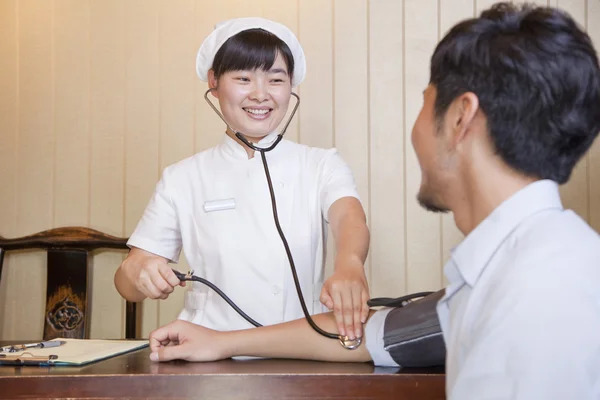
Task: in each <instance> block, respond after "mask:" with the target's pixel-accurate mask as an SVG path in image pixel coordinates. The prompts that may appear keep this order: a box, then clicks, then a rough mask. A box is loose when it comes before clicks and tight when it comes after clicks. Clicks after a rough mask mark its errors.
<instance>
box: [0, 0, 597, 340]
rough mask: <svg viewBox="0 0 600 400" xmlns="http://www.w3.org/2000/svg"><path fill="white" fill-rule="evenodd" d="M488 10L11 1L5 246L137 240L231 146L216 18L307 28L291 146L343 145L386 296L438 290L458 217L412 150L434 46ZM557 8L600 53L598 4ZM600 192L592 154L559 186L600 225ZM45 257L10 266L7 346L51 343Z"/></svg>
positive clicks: (373, 281) (2, 45)
mask: <svg viewBox="0 0 600 400" xmlns="http://www.w3.org/2000/svg"><path fill="white" fill-rule="evenodd" d="M491 3H492V2H491V1H488V0H404V1H400V0H371V1H368V0H337V1H331V0H285V1H283V0H261V1H259V0H254V1H246V0H228V1H225V0H219V1H201V0H196V1H195V0H127V1H123V0H0V182H1V183H2V186H1V191H0V235H2V236H5V237H14V236H17V235H25V234H30V233H33V232H36V231H39V230H43V229H47V228H52V227H59V226H64V225H84V226H89V227H92V228H96V229H100V230H103V231H106V232H108V233H110V234H113V235H123V236H126V235H129V234H130V233H131V232H132V230H133V229H134V227H135V225H136V222H137V221H138V218H139V217H140V215H141V213H142V211H143V209H144V207H145V205H146V203H147V201H148V199H149V197H150V195H151V193H152V191H153V189H154V185H155V183H156V181H157V179H158V177H159V173H160V171H161V169H162V168H164V167H165V166H167V165H168V164H170V163H173V162H175V161H177V160H179V159H182V158H184V157H186V156H189V155H191V154H192V153H194V152H197V151H200V150H202V149H205V148H207V147H209V146H212V145H214V144H216V143H217V142H218V140H219V138H220V136H221V134H222V132H223V127H222V123H220V121H219V120H218V118H217V117H216V116H215V115H214V114H213V112H212V110H211V109H210V108H209V107H208V106H207V105H206V104H205V102H204V99H203V97H202V95H203V93H204V90H205V87H206V86H205V84H203V83H202V82H200V81H199V80H197V79H196V77H195V75H194V60H195V52H196V49H197V47H198V46H199V44H200V43H201V40H202V38H204V37H205V36H206V35H207V34H208V33H209V32H210V31H211V29H212V26H213V24H214V23H216V22H217V21H220V20H222V19H225V18H231V17H238V16H249V15H259V16H264V17H268V18H271V19H275V20H277V21H280V22H283V23H285V24H286V25H288V26H289V27H290V28H291V29H293V30H294V31H295V32H296V33H297V34H298V36H299V38H300V41H301V42H302V44H303V46H304V48H305V51H306V53H307V57H308V76H307V78H306V81H305V82H304V83H303V84H302V85H301V86H300V89H299V94H300V96H301V97H302V105H301V107H300V111H299V117H298V118H297V119H296V120H295V121H294V122H293V123H292V125H291V128H290V130H289V131H288V133H287V137H288V138H291V139H293V140H298V141H300V142H302V143H306V144H310V145H315V146H322V147H330V146H336V147H338V148H339V149H340V151H341V153H342V155H343V156H344V157H345V158H346V159H347V160H348V162H349V163H350V165H351V167H352V168H353V170H354V173H355V174H356V179H357V182H358V185H359V188H360V193H361V195H362V197H363V199H364V204H365V206H366V208H367V212H368V218H369V225H370V228H371V232H372V249H371V253H370V256H369V262H368V270H369V272H368V274H369V275H368V276H369V280H370V285H371V289H372V295H373V296H380V295H388V296H394V295H401V294H403V293H405V292H410V291H417V290H422V289H432V290H435V289H438V288H440V287H441V286H442V285H443V277H442V265H443V262H444V261H445V259H446V258H447V256H448V252H449V249H450V248H451V247H452V246H453V245H455V244H456V243H457V241H459V240H460V234H459V233H458V232H457V231H456V228H455V227H454V225H453V221H452V217H451V216H449V215H448V216H440V215H435V214H431V213H426V212H424V211H423V210H421V209H420V208H419V207H418V205H417V203H416V202H415V200H414V196H415V193H416V191H417V189H418V186H419V180H420V172H419V167H418V164H417V161H416V158H415V155H414V153H413V150H412V148H411V146H410V139H409V136H410V131H411V127H412V123H413V121H414V119H415V118H416V115H417V113H418V111H419V108H420V105H421V91H422V90H423V88H424V87H425V85H426V83H427V80H428V67H429V56H430V55H431V53H432V50H433V48H434V46H435V44H436V42H437V41H438V40H439V38H440V37H441V35H442V34H443V33H444V32H445V31H446V30H447V29H448V28H449V27H450V26H451V25H452V24H454V23H455V22H456V21H458V20H459V19H462V18H465V17H470V16H473V15H474V14H475V13H477V12H478V11H479V10H481V9H482V8H485V7H487V6H488V5H489V4H491ZM549 3H550V4H552V5H556V4H558V5H559V6H562V7H564V8H566V9H567V10H568V11H570V12H571V13H572V14H573V15H574V16H575V17H576V18H577V19H578V20H579V22H580V23H581V24H583V25H584V26H589V30H590V32H591V34H592V35H593V38H594V40H595V42H596V43H597V45H598V46H600V27H599V26H600V25H599V24H598V23H597V22H598V21H600V1H599V0H558V1H556V0H549ZM544 4H545V2H544ZM593 21H596V24H593V23H592V22H593ZM599 178H600V143H596V145H595V147H594V150H593V151H592V152H591V154H590V155H589V156H588V157H586V158H585V160H584V161H583V162H582V163H581V164H580V165H579V166H578V168H577V170H576V172H575V174H574V176H573V179H572V182H571V183H570V184H568V185H567V186H566V187H564V189H563V193H564V196H565V202H566V205H567V206H568V207H572V208H574V209H575V210H576V211H577V212H578V213H579V214H580V215H582V216H583V217H584V218H585V219H587V220H588V221H590V222H591V223H592V225H593V226H594V227H595V228H596V229H600V184H599V183H598V182H600V180H599ZM122 257H123V254H115V253H110V252H106V253H102V254H98V255H96V256H95V257H94V259H93V263H94V287H93V297H92V309H93V315H94V317H93V320H92V336H93V337H120V336H121V335H123V333H124V325H123V320H124V312H123V305H124V304H123V301H122V300H121V299H120V298H119V297H118V294H117V293H116V291H115V289H114V287H113V274H114V271H115V269H116V268H117V266H118V265H119V262H120V261H121V259H122ZM44 260H45V259H44V255H43V254H42V253H35V254H18V255H12V256H9V257H7V259H6V263H5V270H4V273H3V277H2V278H3V279H2V287H1V289H0V317H1V318H0V324H1V325H0V339H12V338H20V337H21V338H22V337H31V338H33V337H38V336H40V335H41V332H42V314H43V306H44V305H43V301H44V295H45V293H44V292H45V280H44V279H45V269H44V268H45V264H44ZM180 268H181V269H182V270H186V269H187V266H186V265H181V266H180ZM182 294H183V291H182V290H179V291H178V292H177V293H176V294H175V295H173V296H172V298H171V299H170V300H168V301H163V302H160V303H159V302H156V301H146V302H145V303H144V310H143V332H142V334H143V335H147V334H148V332H149V331H150V330H152V329H153V328H154V327H156V326H158V325H159V324H164V323H166V322H168V321H170V320H172V319H173V318H175V316H176V315H177V312H178V311H179V309H180V308H181V305H182Z"/></svg>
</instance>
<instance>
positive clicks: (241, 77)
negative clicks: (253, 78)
mask: <svg viewBox="0 0 600 400" xmlns="http://www.w3.org/2000/svg"><path fill="white" fill-rule="evenodd" d="M235 80H236V81H240V82H250V78H248V77H246V76H238V77H237V78H235Z"/></svg>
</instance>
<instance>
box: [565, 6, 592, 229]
mask: <svg viewBox="0 0 600 400" xmlns="http://www.w3.org/2000/svg"><path fill="white" fill-rule="evenodd" d="M585 3H586V0H558V7H560V8H561V9H563V10H565V11H567V12H568V13H569V14H571V16H572V17H573V18H574V19H575V20H576V21H577V23H579V24H581V26H582V27H585V24H586V18H585ZM588 182H589V176H588V155H586V156H585V157H582V159H581V160H580V161H579V163H578V164H577V165H576V166H575V169H574V170H573V174H572V175H571V179H570V180H569V182H567V183H566V184H565V185H563V186H561V195H562V199H563V205H564V206H565V208H570V209H572V210H573V211H575V212H576V213H577V214H579V215H580V216H581V217H582V218H584V219H585V220H587V221H589V217H590V215H589V214H590V212H589V211H590V210H589V200H590V199H589V185H588Z"/></svg>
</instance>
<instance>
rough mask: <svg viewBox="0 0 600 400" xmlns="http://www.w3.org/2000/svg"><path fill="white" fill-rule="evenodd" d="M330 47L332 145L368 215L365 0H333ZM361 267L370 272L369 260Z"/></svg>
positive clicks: (366, 12) (366, 23)
mask: <svg viewBox="0 0 600 400" xmlns="http://www.w3.org/2000/svg"><path fill="white" fill-rule="evenodd" d="M333 51H334V53H335V61H334V65H333V78H334V98H333V101H334V102H333V109H334V135H335V136H334V145H335V147H337V148H338V149H339V151H340V153H341V155H342V156H343V157H344V159H345V160H346V161H347V162H348V164H349V165H350V168H351V169H352V171H353V173H354V178H355V179H356V184H357V186H358V192H359V194H360V196H361V200H362V204H363V206H364V208H365V211H366V213H367V218H370V215H369V210H370V208H369V207H370V206H369V87H368V51H369V41H368V8H367V3H366V1H365V0H344V1H340V0H334V8H333ZM332 256H333V254H332ZM370 256H371V254H369V258H370ZM365 268H366V269H367V276H370V275H369V269H370V268H369V260H367V262H366V263H365Z"/></svg>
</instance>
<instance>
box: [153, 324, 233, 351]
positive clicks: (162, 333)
mask: <svg viewBox="0 0 600 400" xmlns="http://www.w3.org/2000/svg"><path fill="white" fill-rule="evenodd" d="M224 349H225V342H224V336H223V333H222V332H218V331H214V330H212V329H208V328H205V327H203V326H200V325H196V324H193V323H191V322H187V321H181V320H177V321H174V322H171V323H170V324H167V325H165V326H162V327H160V328H158V329H156V330H155V331H153V332H152V333H150V350H151V353H150V359H151V360H152V361H171V360H186V361H216V360H221V359H223V358H229V356H228V355H226V354H225V351H224Z"/></svg>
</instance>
